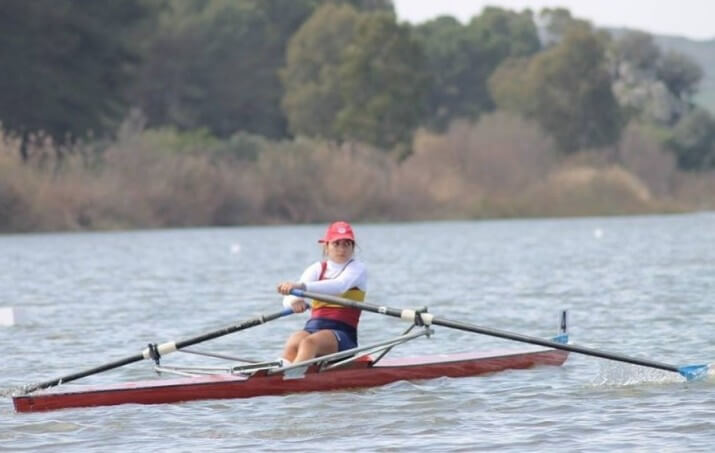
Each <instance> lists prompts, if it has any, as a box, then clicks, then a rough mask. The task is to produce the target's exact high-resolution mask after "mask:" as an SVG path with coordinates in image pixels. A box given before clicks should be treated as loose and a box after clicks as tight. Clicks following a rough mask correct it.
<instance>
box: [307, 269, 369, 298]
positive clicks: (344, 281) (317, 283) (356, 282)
mask: <svg viewBox="0 0 715 453" xmlns="http://www.w3.org/2000/svg"><path fill="white" fill-rule="evenodd" d="M303 283H304V284H305V290H307V291H311V292H315V293H322V294H333V295H338V294H342V293H344V292H345V291H347V290H349V289H350V288H355V287H357V288H360V289H362V290H366V289H367V288H366V286H367V270H366V269H365V265H364V264H363V263H362V262H360V261H352V262H351V263H350V264H348V265H347V266H346V267H345V269H343V271H342V272H341V273H340V275H338V276H337V277H336V278H333V279H330V280H317V279H315V280H311V281H306V282H303Z"/></svg>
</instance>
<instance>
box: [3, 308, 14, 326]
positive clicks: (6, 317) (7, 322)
mask: <svg viewBox="0 0 715 453" xmlns="http://www.w3.org/2000/svg"><path fill="white" fill-rule="evenodd" d="M14 325H15V312H14V310H13V309H12V307H0V326H2V327H10V326H14Z"/></svg>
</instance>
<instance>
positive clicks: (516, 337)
mask: <svg viewBox="0 0 715 453" xmlns="http://www.w3.org/2000/svg"><path fill="white" fill-rule="evenodd" d="M291 294H293V295H294V296H298V297H309V298H311V299H317V300H322V301H325V302H330V303H334V304H337V305H341V306H343V307H350V308H357V309H358V310H363V311H370V312H373V313H379V314H382V315H387V316H392V317H396V318H401V319H404V320H406V321H410V322H414V321H415V320H416V319H417V317H419V318H420V319H419V321H420V322H422V323H423V324H426V325H430V324H434V325H438V326H444V327H449V328H452V329H458V330H463V331H466V332H473V333H479V334H483V335H489V336H493V337H499V338H504V339H507V340H513V341H519V342H522V343H530V344H535V345H539V346H545V347H549V348H553V349H561V350H564V351H569V352H575V353H578V354H584V355H590V356H594V357H601V358H604V359H610V360H615V361H618V362H625V363H630V364H633V365H640V366H645V367H649V368H657V369H661V370H665V371H672V372H675V373H679V374H681V375H682V376H684V377H685V378H687V379H688V380H691V379H697V378H698V377H700V376H702V375H703V374H704V373H705V372H707V369H708V365H690V366H681V367H677V366H675V365H670V364H667V363H663V362H656V361H654V360H645V359H639V358H636V357H630V356H626V355H623V354H617V353H612V352H606V351H600V350H598V349H592V348H587V347H584V346H577V345H573V344H564V343H558V342H555V341H550V340H545V339H542V338H537V337H530V336H527V335H522V334H518V333H513V332H507V331H505V330H498V329H491V328H488V327H480V326H477V325H474V324H468V323H465V322H460V321H450V320H447V319H440V318H437V317H435V316H433V315H432V314H430V313H418V312H416V311H415V310H401V309H397V308H390V307H385V306H377V305H371V304H368V303H366V302H355V301H353V300H350V299H346V298H343V297H337V296H332V295H328V294H319V293H313V292H310V291H303V290H299V289H294V290H293V291H291Z"/></svg>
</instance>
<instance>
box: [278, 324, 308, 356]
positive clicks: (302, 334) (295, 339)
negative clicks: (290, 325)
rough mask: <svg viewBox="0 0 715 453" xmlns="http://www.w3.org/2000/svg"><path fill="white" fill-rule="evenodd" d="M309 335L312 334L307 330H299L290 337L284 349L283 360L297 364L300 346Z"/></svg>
mask: <svg viewBox="0 0 715 453" xmlns="http://www.w3.org/2000/svg"><path fill="white" fill-rule="evenodd" d="M309 335H310V334H309V333H308V332H306V331H305V330H299V331H298V332H296V333H294V334H293V335H291V336H290V337H288V341H286V344H285V346H284V347H283V358H284V359H287V360H290V361H291V362H295V356H296V355H297V354H298V346H299V345H300V342H301V341H303V339H304V338H306V337H307V336H309Z"/></svg>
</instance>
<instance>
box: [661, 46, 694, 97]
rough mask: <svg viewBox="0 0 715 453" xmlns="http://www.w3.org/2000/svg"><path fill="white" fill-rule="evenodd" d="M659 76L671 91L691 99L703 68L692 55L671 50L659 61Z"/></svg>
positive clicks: (678, 95)
mask: <svg viewBox="0 0 715 453" xmlns="http://www.w3.org/2000/svg"><path fill="white" fill-rule="evenodd" d="M657 76H658V78H659V79H660V80H662V81H663V82H664V83H665V85H666V86H667V87H668V89H669V90H670V92H671V93H673V94H674V95H675V96H677V97H678V98H681V99H688V100H689V99H690V98H692V96H693V95H694V94H695V92H696V91H697V90H698V84H699V83H700V80H701V79H702V77H703V70H702V68H700V65H698V63H697V62H696V61H695V60H694V59H693V58H691V57H690V56H688V55H685V54H683V53H680V52H676V51H670V52H666V53H665V54H664V55H663V57H662V58H661V59H660V61H659V62H658V68H657Z"/></svg>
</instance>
